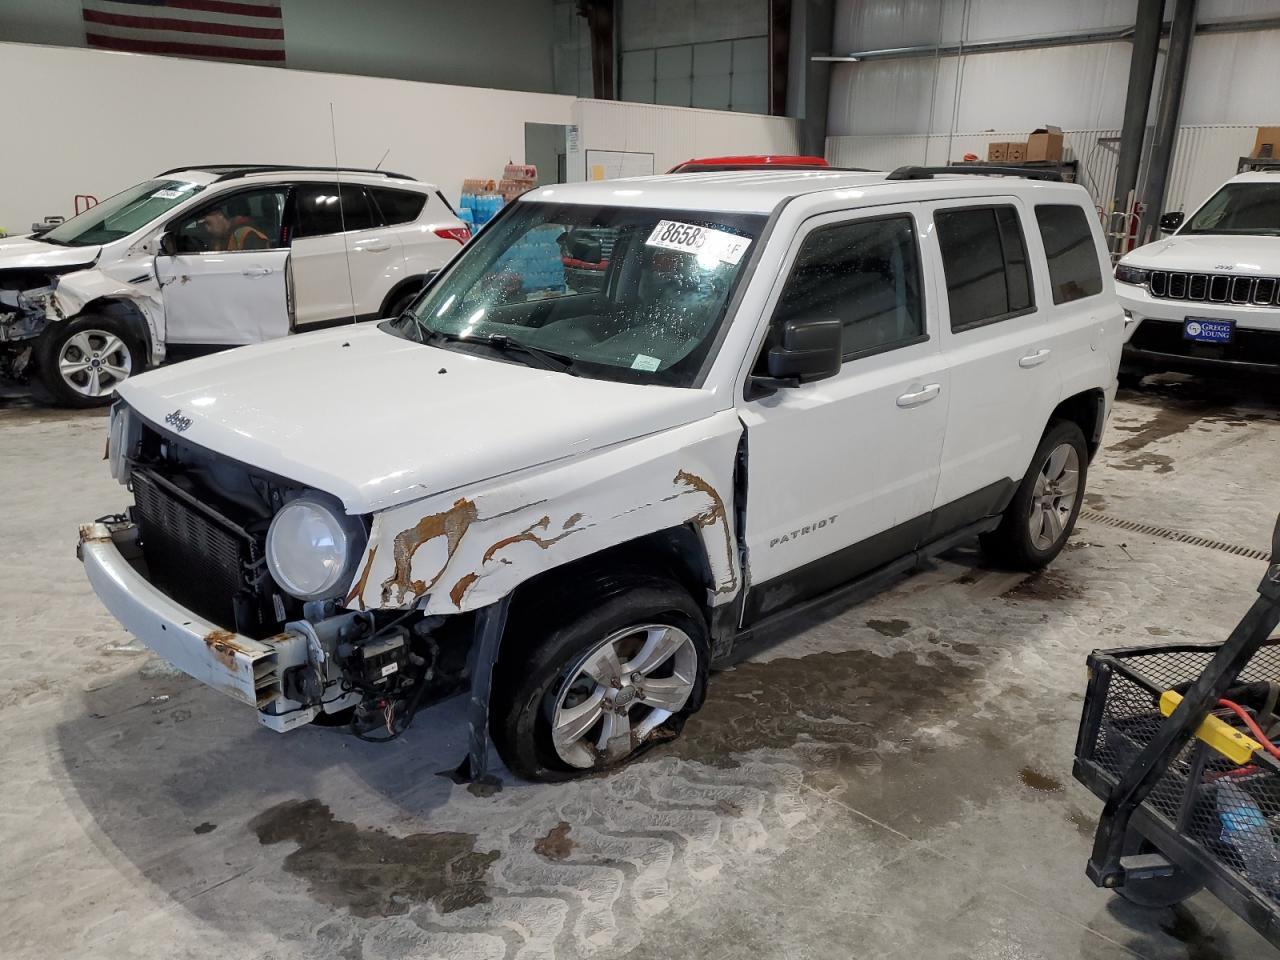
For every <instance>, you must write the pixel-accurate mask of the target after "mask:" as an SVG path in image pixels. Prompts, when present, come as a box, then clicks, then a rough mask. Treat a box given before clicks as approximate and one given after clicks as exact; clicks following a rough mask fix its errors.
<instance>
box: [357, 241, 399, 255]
mask: <svg viewBox="0 0 1280 960" xmlns="http://www.w3.org/2000/svg"><path fill="white" fill-rule="evenodd" d="M356 249H357V250H369V251H371V252H373V253H381V252H382V251H383V250H390V249H391V244H389V243H387V241H385V240H365V241H362V242H361V243H357V244H356Z"/></svg>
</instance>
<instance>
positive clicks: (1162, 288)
mask: <svg viewBox="0 0 1280 960" xmlns="http://www.w3.org/2000/svg"><path fill="white" fill-rule="evenodd" d="M1147 292H1148V293H1150V294H1151V296H1153V297H1156V298H1158V299H1160V300H1200V301H1208V302H1210V303H1251V304H1253V305H1255V306H1260V307H1270V306H1275V305H1277V304H1280V283H1278V282H1277V278H1276V277H1237V276H1234V275H1232V274H1224V273H1183V272H1181V271H1177V270H1152V271H1151V275H1150V276H1149V277H1148V278H1147Z"/></svg>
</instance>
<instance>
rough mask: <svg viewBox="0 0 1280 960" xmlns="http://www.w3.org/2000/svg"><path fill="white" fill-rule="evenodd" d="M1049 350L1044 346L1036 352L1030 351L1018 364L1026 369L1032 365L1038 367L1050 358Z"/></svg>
mask: <svg viewBox="0 0 1280 960" xmlns="http://www.w3.org/2000/svg"><path fill="white" fill-rule="evenodd" d="M1049 352H1050V351H1049V348H1048V347H1043V348H1041V349H1040V350H1037V351H1036V352H1035V353H1028V354H1027V355H1026V356H1025V357H1022V358H1021V359H1019V360H1018V366H1020V367H1022V369H1024V370H1027V369H1030V368H1031V367H1038V366H1040V364H1042V363H1044V362H1045V361H1046V360H1048V359H1049Z"/></svg>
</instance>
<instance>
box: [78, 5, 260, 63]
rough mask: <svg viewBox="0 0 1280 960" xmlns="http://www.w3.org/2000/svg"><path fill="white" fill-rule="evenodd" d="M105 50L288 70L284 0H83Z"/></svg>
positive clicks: (95, 38) (94, 38)
mask: <svg viewBox="0 0 1280 960" xmlns="http://www.w3.org/2000/svg"><path fill="white" fill-rule="evenodd" d="M82 6H83V10H84V30H85V38H86V40H87V41H88V44H89V46H91V47H97V48H99V49H101V50H125V51H128V52H130V53H158V54H166V55H168V56H174V57H195V58H197V59H200V60H231V61H237V62H240V63H266V64H275V65H278V66H284V64H285V60H284V19H283V18H282V17H281V15H280V0H82Z"/></svg>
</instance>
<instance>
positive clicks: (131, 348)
mask: <svg viewBox="0 0 1280 960" xmlns="http://www.w3.org/2000/svg"><path fill="white" fill-rule="evenodd" d="M37 351H38V352H37V357H38V364H37V366H38V371H39V376H40V382H41V383H42V384H43V386H44V388H45V389H46V390H47V391H48V392H49V393H50V394H51V395H52V397H53V399H54V401H55V402H56V403H59V404H62V405H63V406H67V407H100V406H104V405H106V404H108V403H111V401H112V400H114V399H115V395H116V388H117V387H118V386H119V385H120V384H121V383H123V382H124V381H125V380H127V379H128V378H129V377H131V376H135V375H137V374H139V373H141V372H142V371H143V370H144V369H145V368H146V359H145V352H144V348H143V346H142V345H141V344H139V343H138V340H137V337H136V336H134V333H133V331H132V330H130V329H129V327H128V325H127V324H125V323H123V322H121V321H120V320H118V319H117V318H115V317H111V316H106V315H104V314H93V313H86V314H81V315H80V316H78V317H76V318H75V319H74V320H70V321H63V322H61V323H57V324H55V325H54V326H53V327H52V328H51V329H50V330H48V331H47V332H46V333H45V335H44V337H43V338H42V339H41V342H40V344H39V346H38V347H37Z"/></svg>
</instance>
